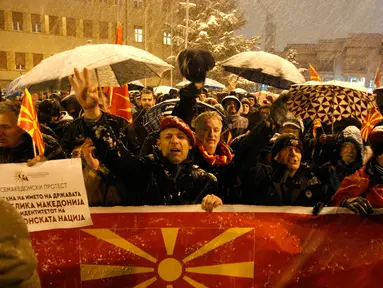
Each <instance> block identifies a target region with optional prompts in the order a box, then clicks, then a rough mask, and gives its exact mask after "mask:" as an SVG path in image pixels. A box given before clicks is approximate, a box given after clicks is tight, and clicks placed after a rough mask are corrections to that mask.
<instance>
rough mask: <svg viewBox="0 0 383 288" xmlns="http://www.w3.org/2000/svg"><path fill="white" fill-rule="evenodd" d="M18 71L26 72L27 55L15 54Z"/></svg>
mask: <svg viewBox="0 0 383 288" xmlns="http://www.w3.org/2000/svg"><path fill="white" fill-rule="evenodd" d="M15 64H16V70H25V53H17V52H16V53H15Z"/></svg>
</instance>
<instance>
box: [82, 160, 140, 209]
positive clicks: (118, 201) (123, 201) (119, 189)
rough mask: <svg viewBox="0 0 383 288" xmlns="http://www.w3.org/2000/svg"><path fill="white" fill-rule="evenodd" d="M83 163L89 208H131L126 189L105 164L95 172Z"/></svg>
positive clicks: (131, 203) (132, 203)
mask: <svg viewBox="0 0 383 288" xmlns="http://www.w3.org/2000/svg"><path fill="white" fill-rule="evenodd" d="M84 163H85V161H83V170H82V173H83V176H84V182H85V188H86V193H87V196H88V203H89V206H90V207H92V206H103V207H107V206H130V205H134V204H135V203H134V202H132V201H130V200H131V199H129V198H128V197H127V193H126V192H125V187H124V186H123V184H122V183H121V182H120V181H118V179H117V178H116V177H115V176H114V175H113V174H112V173H110V171H109V170H108V169H107V168H106V167H105V165H104V164H103V163H101V164H100V167H99V168H98V169H97V170H95V169H92V168H91V167H89V166H88V165H87V164H86V163H85V164H84Z"/></svg>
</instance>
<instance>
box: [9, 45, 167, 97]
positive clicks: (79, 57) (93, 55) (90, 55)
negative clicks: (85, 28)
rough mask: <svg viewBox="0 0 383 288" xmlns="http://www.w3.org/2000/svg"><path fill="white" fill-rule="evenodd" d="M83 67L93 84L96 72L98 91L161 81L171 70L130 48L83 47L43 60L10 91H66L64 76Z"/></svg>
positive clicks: (158, 60) (66, 82)
mask: <svg viewBox="0 0 383 288" xmlns="http://www.w3.org/2000/svg"><path fill="white" fill-rule="evenodd" d="M85 67H86V68H88V69H89V70H90V72H91V75H92V80H93V81H94V82H95V83H97V81H96V73H95V72H96V71H97V73H98V75H99V79H100V85H101V86H102V87H108V86H112V87H116V86H121V85H123V84H126V83H128V82H131V81H134V80H138V79H144V78H150V77H154V76H159V77H161V75H162V73H163V72H165V71H167V70H169V69H171V68H173V66H171V65H169V64H167V63H166V62H164V61H162V60H161V59H160V58H158V57H156V56H154V55H152V54H150V53H149V52H147V51H144V50H141V49H138V48H135V47H132V46H126V45H115V44H95V45H84V46H79V47H76V48H75V49H73V50H68V51H64V52H61V53H58V54H55V55H53V56H51V57H49V58H47V59H45V60H43V61H42V62H41V63H40V64H39V65H37V66H36V67H34V68H33V69H32V70H31V71H29V72H28V73H27V74H25V75H24V77H23V78H22V79H21V80H20V81H19V82H18V83H17V84H16V85H15V87H14V88H13V90H20V89H24V88H28V89H29V91H31V92H43V91H58V90H64V91H69V90H70V83H69V80H68V76H71V75H73V70H74V68H78V69H80V70H82V69H83V68H85Z"/></svg>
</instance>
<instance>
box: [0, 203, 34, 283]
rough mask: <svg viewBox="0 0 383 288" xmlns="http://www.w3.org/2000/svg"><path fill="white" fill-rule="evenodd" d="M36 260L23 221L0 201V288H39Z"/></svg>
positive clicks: (12, 208) (12, 209)
mask: <svg viewBox="0 0 383 288" xmlns="http://www.w3.org/2000/svg"><path fill="white" fill-rule="evenodd" d="M36 266H37V260H36V257H35V254H34V252H33V249H32V245H31V241H30V239H29V233H28V229H27V226H26V225H25V222H24V219H23V218H22V217H21V215H20V214H19V213H18V212H17V211H16V209H15V208H14V207H13V206H12V205H11V204H10V203H8V202H7V201H5V200H3V199H2V198H0V287H4V288H39V287H41V286H40V280H39V276H38V274H37V271H36Z"/></svg>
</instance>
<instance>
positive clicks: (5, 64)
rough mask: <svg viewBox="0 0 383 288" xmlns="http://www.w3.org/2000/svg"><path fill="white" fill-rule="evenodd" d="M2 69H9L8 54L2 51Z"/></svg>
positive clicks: (0, 58) (0, 64)
mask: <svg viewBox="0 0 383 288" xmlns="http://www.w3.org/2000/svg"><path fill="white" fill-rule="evenodd" d="M0 69H8V63H7V52H5V51H0Z"/></svg>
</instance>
